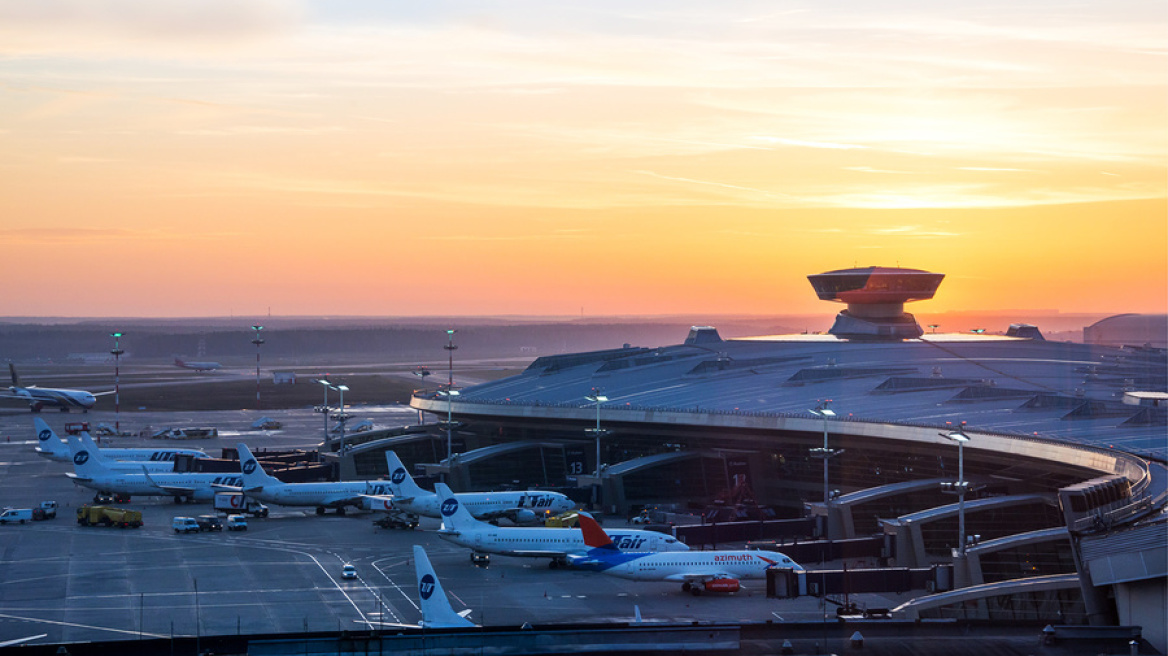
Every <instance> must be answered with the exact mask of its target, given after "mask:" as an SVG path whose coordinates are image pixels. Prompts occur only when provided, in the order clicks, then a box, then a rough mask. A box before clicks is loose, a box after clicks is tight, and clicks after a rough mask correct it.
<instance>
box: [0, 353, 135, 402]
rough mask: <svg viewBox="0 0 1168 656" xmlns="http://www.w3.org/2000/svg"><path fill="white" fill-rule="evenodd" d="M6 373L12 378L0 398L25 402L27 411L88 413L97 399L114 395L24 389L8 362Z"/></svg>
mask: <svg viewBox="0 0 1168 656" xmlns="http://www.w3.org/2000/svg"><path fill="white" fill-rule="evenodd" d="M8 372H9V374H11V376H12V385H10V386H9V387H8V389H7V390H6V391H4V392H0V398H4V399H20V400H22V401H27V402H28V408H29V410H32V411H33V412H40V411H41V409H42V408H44V407H45V406H56V407H59V408H60V409H61V412H69V409H70V408H81V410H82V412H89V409H90V408H92V407H93V406H94V405H96V404H97V397H99V396H104V395H106V394H113V393H114V392H113V390H110V391H108V392H98V393H97V394H94V393H93V392H87V391H85V390H78V389H62V388H56V387H37V386H36V385H31V386H28V387H24V386H22V385H21V384H20V376H19V375H18V374H17V373H16V365H14V364H12V363H11V362H9V363H8Z"/></svg>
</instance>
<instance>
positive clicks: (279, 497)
mask: <svg viewBox="0 0 1168 656" xmlns="http://www.w3.org/2000/svg"><path fill="white" fill-rule="evenodd" d="M235 446H236V448H237V449H239V469H240V471H241V472H242V473H243V492H244V494H246V495H247V496H249V497H251V498H253V499H256V500H258V501H262V502H264V503H274V504H276V505H278V506H316V514H318V515H323V514H324V511H325V509H326V508H336V510H337V514H338V515H343V514H345V507H346V506H355V507H358V508H360V507H363V506H364V505H365V503H366V501H365V500H366V499H367V498H378V499H386V498H387V496H386V495H388V494H390V490H389V486H388V485H387V484H386V482H385V481H347V482H346V481H341V482H326V483H285V482H283V481H281V480H280V479H278V478H276V477H274V476H272V475H270V474H268V473H267V472H265V471H264V467H263V465H261V464H260V463H259V461H258V460H256V457H255V456H254V455H252V453H251V449H248V448H247V445H246V444H242V443H240V444H237V445H235Z"/></svg>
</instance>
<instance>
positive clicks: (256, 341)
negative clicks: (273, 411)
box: [251, 326, 264, 410]
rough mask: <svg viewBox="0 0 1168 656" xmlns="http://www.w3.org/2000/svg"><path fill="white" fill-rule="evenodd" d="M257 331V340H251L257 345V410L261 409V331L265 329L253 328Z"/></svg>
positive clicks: (262, 341)
mask: <svg viewBox="0 0 1168 656" xmlns="http://www.w3.org/2000/svg"><path fill="white" fill-rule="evenodd" d="M251 329H252V330H254V331H255V338H254V339H252V340H251V343H252V344H255V345H256V410H259V409H260V345H261V344H263V343H264V340H263V338H262V337H260V331H261V330H263V329H264V327H263V326H252V327H251Z"/></svg>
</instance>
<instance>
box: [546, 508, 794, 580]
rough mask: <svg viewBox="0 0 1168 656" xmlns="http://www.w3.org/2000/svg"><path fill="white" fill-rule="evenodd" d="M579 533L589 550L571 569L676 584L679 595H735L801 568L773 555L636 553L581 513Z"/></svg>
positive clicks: (571, 559) (748, 552)
mask: <svg viewBox="0 0 1168 656" xmlns="http://www.w3.org/2000/svg"><path fill="white" fill-rule="evenodd" d="M579 523H580V530H581V532H582V533H583V535H584V541H585V542H586V543H587V545H588V546H589V547H590V549H589V551H588V552H587V553H586V554H582V555H569V556H568V563H569V564H570V565H571V566H572V567H576V568H579V569H583V570H590V571H595V572H603V573H604V574H609V575H611V576H617V577H620V578H624V579H632V580H634V581H679V582H681V590H682V592H689V593H691V594H693V595H694V596H698V595H701V594H702V592H703V591H709V592H737V591H738V589H739V583H738V582H739V581H741V580H744V579H761V578H766V571H767V569H768V568H771V567H790V568H792V569H795V570H802V569H803V567H802V566H801V565H799V564H798V563H796V562H795V561H793V560H791V559H790V558H788V557H787V556H786V555H784V554H781V553H779V552H777V551H763V550H723V551H691V552H689V553H681V554H679V553H636V552H633V551H629V550H625V549H622V548H620V547H618V546H617V543H616V542H615V541H614V540H613V539H612V538H611V537H610V536H609V535H608V534H607V533H605V532H604V529H603V528H601V527H600V524H598V523H597V522H596V520H595V519H594V518H593V517H592V515H589V514H588V513H584V512H582V513H580V522H579Z"/></svg>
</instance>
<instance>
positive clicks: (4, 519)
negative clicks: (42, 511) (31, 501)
mask: <svg viewBox="0 0 1168 656" xmlns="http://www.w3.org/2000/svg"><path fill="white" fill-rule="evenodd" d="M31 521H32V508H5V509H4V512H2V513H0V524H23V523H25V522H31Z"/></svg>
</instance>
